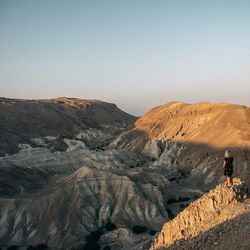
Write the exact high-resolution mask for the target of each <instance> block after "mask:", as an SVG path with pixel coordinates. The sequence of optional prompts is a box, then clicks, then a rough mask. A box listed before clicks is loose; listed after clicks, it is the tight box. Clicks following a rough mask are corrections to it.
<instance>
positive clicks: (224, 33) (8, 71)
mask: <svg viewBox="0 0 250 250" xmlns="http://www.w3.org/2000/svg"><path fill="white" fill-rule="evenodd" d="M0 96H4V97H15V98H16V97H19V98H52V97H58V96H69V97H80V98H98V99H102V100H105V101H109V102H114V103H116V104H117V105H118V106H119V107H120V108H122V109H124V110H126V111H128V112H130V113H132V114H137V115H138V114H142V113H144V112H145V111H147V110H148V109H150V108H152V107H154V106H157V105H159V104H163V103H166V102H169V101H173V100H179V101H184V102H197V101H212V102H232V103H241V104H247V105H249V104H250V0H245V1H244V0H235V1H231V0H224V1H223V0H207V1H205V0H204V1H202V0H196V1H192V0H182V1H181V0H151V1H148V0H105V1H104V0H100V1H96V0H89V1H88V0H81V1H80V0H79V1H77V0H68V1H65V0H0Z"/></svg>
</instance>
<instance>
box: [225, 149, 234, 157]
mask: <svg viewBox="0 0 250 250" xmlns="http://www.w3.org/2000/svg"><path fill="white" fill-rule="evenodd" d="M231 156H232V155H231V152H230V151H229V150H226V152H225V157H226V158H229V157H231Z"/></svg>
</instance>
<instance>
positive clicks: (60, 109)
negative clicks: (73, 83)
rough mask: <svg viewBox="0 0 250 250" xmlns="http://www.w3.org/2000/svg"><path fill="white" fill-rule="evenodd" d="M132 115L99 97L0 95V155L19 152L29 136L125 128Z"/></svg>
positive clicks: (131, 120)
mask: <svg viewBox="0 0 250 250" xmlns="http://www.w3.org/2000/svg"><path fill="white" fill-rule="evenodd" d="M134 120H135V117H133V116H132V115H129V114H127V113H125V112H124V111H122V110H120V109H119V108H118V107H117V106H116V105H115V104H112V103H107V102H103V101H100V100H87V99H77V98H66V97H61V98H56V99H50V100H25V99H9V98H0V131H1V133H0V156H1V155H5V154H6V153H8V154H12V153H15V152H17V151H18V147H17V145H18V144H20V143H29V144H31V141H30V139H31V138H37V137H38V138H40V137H44V136H66V137H70V136H74V135H76V134H77V133H80V132H82V131H83V130H85V129H88V128H95V129H100V130H102V129H105V128H107V126H116V127H126V126H127V125H128V124H129V123H131V122H133V121H134Z"/></svg>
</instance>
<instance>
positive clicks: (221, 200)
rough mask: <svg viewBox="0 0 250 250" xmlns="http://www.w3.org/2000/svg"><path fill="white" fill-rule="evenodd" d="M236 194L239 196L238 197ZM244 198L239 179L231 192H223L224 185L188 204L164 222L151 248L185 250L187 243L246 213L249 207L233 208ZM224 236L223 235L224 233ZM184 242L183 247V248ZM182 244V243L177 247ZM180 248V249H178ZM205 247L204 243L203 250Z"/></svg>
mask: <svg viewBox="0 0 250 250" xmlns="http://www.w3.org/2000/svg"><path fill="white" fill-rule="evenodd" d="M239 193H241V195H240V197H239ZM246 197H247V188H246V186H245V184H244V183H242V182H241V181H240V180H239V179H234V188H231V189H229V188H227V187H226V184H225V183H222V184H220V185H218V186H217V187H216V188H215V189H213V190H211V191H210V192H208V193H207V194H205V195H203V196H202V197H201V198H200V199H198V200H197V201H194V202H192V203H191V204H190V205H189V206H188V207H187V208H186V209H184V210H183V211H182V212H181V213H179V214H178V215H177V216H176V217H175V218H174V219H173V220H171V221H169V222H167V223H166V224H165V225H164V226H163V228H162V231H161V232H160V233H159V235H158V236H157V237H156V239H155V241H154V243H153V244H152V246H151V248H150V249H152V250H154V249H169V248H168V247H171V245H173V244H175V245H176V247H177V246H178V245H179V248H178V247H177V249H184V248H185V247H186V248H185V249H190V248H188V240H190V239H192V238H194V237H197V236H199V235H201V234H202V233H204V232H206V231H208V230H211V229H212V228H214V227H216V226H218V225H220V224H222V223H224V222H225V221H228V220H232V219H234V218H235V217H236V216H238V215H239V214H241V213H245V212H248V213H249V212H250V207H249V208H246V209H245V206H244V205H242V206H241V205H239V204H237V200H239V198H240V201H241V202H243V200H244V199H246ZM225 233H226V232H225ZM185 241H187V242H186V245H185ZM180 242H182V243H180ZM180 246H181V248H180ZM205 246H206V243H204V248H203V249H205Z"/></svg>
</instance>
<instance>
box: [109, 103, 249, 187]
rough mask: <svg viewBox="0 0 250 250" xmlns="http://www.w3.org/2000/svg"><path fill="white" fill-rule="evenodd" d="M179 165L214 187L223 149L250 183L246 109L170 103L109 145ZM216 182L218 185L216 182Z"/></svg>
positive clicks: (247, 116)
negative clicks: (228, 150) (229, 151)
mask: <svg viewBox="0 0 250 250" xmlns="http://www.w3.org/2000/svg"><path fill="white" fill-rule="evenodd" d="M111 147H116V148H117V147H119V148H124V149H127V150H130V151H132V152H138V153H142V154H144V155H146V156H151V157H153V158H155V159H159V161H160V163H162V164H165V165H166V166H174V165H175V166H177V165H178V166H181V167H183V168H185V169H187V170H188V171H191V172H192V174H193V175H195V176H196V179H200V180H201V181H202V182H201V185H202V183H203V182H205V184H207V185H208V188H211V187H212V186H214V185H216V184H218V183H219V182H216V180H219V178H218V176H220V174H219V173H220V172H221V164H222V163H221V162H222V161H223V154H224V151H225V149H231V151H232V152H233V155H234V158H235V166H236V169H235V171H236V173H237V175H238V176H240V177H241V178H243V179H247V181H248V184H250V175H249V171H248V168H249V164H250V162H249V159H250V151H249V149H250V108H249V107H247V106H241V105H234V104H223V103H219V104H212V103H197V104H185V103H181V102H172V103H168V104H166V105H162V106H159V107H157V108H154V109H152V110H150V111H149V112H148V113H146V114H145V115H144V116H142V117H141V118H140V119H138V120H137V121H136V123H135V126H134V128H132V129H130V130H128V131H126V132H123V133H122V134H121V135H120V136H119V137H118V138H116V140H114V141H113V142H112V144H111ZM215 178H216V180H215Z"/></svg>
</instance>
